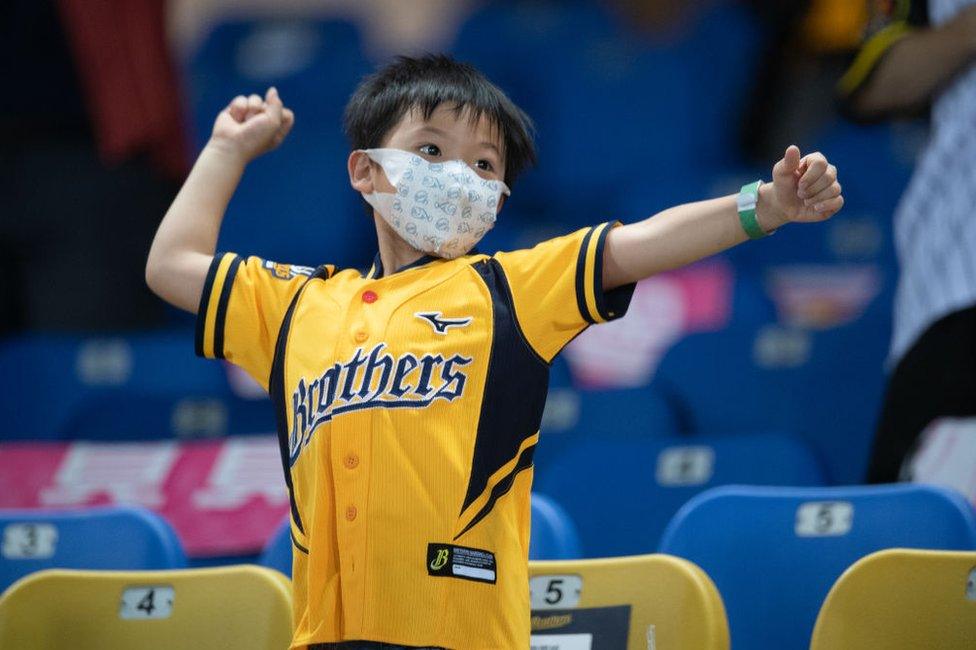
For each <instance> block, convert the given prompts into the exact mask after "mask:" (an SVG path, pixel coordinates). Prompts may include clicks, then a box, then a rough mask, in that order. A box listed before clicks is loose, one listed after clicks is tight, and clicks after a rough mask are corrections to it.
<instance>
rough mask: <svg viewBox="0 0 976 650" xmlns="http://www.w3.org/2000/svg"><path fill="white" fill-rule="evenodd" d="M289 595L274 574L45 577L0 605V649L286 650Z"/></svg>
mask: <svg viewBox="0 0 976 650" xmlns="http://www.w3.org/2000/svg"><path fill="white" fill-rule="evenodd" d="M291 629H292V612H291V588H290V586H289V583H288V580H287V579H286V578H285V577H284V576H282V575H281V574H280V573H278V572H276V571H271V570H270V569H265V568H263V567H256V566H232V567H221V568H214V569H188V570H182V571H132V572H128V571H65V570H57V569H55V570H49V571H41V572H39V573H36V574H34V575H31V576H28V577H26V578H24V579H23V580H21V581H19V582H17V583H16V584H15V585H14V586H13V587H11V588H10V589H9V590H8V591H7V592H5V593H4V595H3V597H2V598H0V647H3V648H31V649H32V650H62V649H63V648H72V649H75V650H103V649H104V648H125V649H126V650H155V649H158V648H213V649H215V650H216V649H226V650H238V649H239V648H248V649H250V650H281V648H287V647H288V644H289V642H290V640H291Z"/></svg>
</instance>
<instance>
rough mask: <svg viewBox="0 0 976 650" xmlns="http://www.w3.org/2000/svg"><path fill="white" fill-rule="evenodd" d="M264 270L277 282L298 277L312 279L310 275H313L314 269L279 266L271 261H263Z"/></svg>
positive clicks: (290, 265)
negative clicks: (302, 276) (277, 280)
mask: <svg viewBox="0 0 976 650" xmlns="http://www.w3.org/2000/svg"><path fill="white" fill-rule="evenodd" d="M264 269H265V270H266V271H267V272H268V273H270V274H271V275H272V276H274V277H276V278H278V279H279V280H291V279H292V278H295V277H298V276H299V275H304V276H305V277H312V274H313V273H315V269H313V268H312V267H311V266H298V265H297V264H281V263H280V262H272V261H271V260H264Z"/></svg>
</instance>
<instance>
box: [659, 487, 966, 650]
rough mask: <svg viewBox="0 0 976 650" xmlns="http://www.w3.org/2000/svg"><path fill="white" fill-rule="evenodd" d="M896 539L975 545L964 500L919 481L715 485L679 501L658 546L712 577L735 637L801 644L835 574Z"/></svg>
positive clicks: (749, 642)
mask: <svg viewBox="0 0 976 650" xmlns="http://www.w3.org/2000/svg"><path fill="white" fill-rule="evenodd" d="M896 546H898V547H909V548H932V549H945V550H970V549H974V548H976V522H974V516H973V511H972V508H971V507H970V506H969V504H967V503H966V502H965V501H964V500H963V499H962V498H961V497H960V496H959V495H957V494H955V493H953V492H949V491H947V490H944V489H941V488H935V487H932V486H922V485H884V486H858V487H843V488H774V487H744V486H733V487H725V488H717V489H714V490H709V491H708V492H706V493H704V494H701V495H699V496H698V497H696V498H695V499H693V500H691V501H690V502H689V503H688V504H687V505H685V506H684V507H683V508H682V509H681V511H680V512H679V513H678V514H677V515H676V516H675V517H674V519H673V520H672V522H671V523H670V524H669V525H668V528H667V530H666V531H665V533H664V536H663V538H662V540H661V546H660V551H661V552H662V553H671V554H673V555H677V556H680V557H684V558H687V559H688V560H690V561H692V562H694V563H695V564H697V565H698V566H700V567H701V568H702V569H703V570H705V571H706V572H707V573H708V575H709V576H710V577H711V578H712V580H714V581H715V584H716V586H717V587H718V589H719V591H720V592H721V594H722V598H723V599H724V600H725V603H726V606H727V611H728V616H729V626H730V630H731V634H732V642H733V644H734V645H735V646H737V647H740V648H777V649H779V650H792V649H795V650H799V649H801V648H806V646H807V641H808V639H809V638H810V633H811V631H812V630H813V624H814V620H815V618H816V616H817V611H818V610H819V609H820V605H821V603H822V602H823V599H824V597H825V596H826V595H827V591H828V590H829V589H830V586H831V585H832V584H833V583H834V581H835V580H836V579H837V577H838V576H839V575H840V574H841V573H843V571H844V570H845V569H847V567H848V566H850V565H851V564H852V563H854V562H855V561H857V560H858V559H859V558H861V557H863V556H865V555H868V554H869V553H872V552H874V551H878V550H881V549H884V548H891V547H896ZM879 647H880V646H879Z"/></svg>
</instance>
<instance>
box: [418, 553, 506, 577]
mask: <svg viewBox="0 0 976 650" xmlns="http://www.w3.org/2000/svg"><path fill="white" fill-rule="evenodd" d="M427 575H430V576H438V577H444V578H460V579H461V580H473V581H474V582H487V583H490V584H495V554H494V553H492V552H491V551H483V550H481V549H478V548H468V547H467V546H454V545H453V544H428V545H427Z"/></svg>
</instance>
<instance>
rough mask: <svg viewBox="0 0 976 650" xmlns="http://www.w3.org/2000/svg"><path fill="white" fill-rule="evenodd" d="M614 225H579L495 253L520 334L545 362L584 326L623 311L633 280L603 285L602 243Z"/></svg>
mask: <svg viewBox="0 0 976 650" xmlns="http://www.w3.org/2000/svg"><path fill="white" fill-rule="evenodd" d="M618 225H620V224H619V222H610V223H604V224H600V225H598V226H594V227H592V228H583V229H582V230H578V231H576V232H574V233H572V234H569V235H566V236H564V237H557V238H555V239H550V240H548V241H545V242H542V243H541V244H539V245H537V246H535V247H534V248H530V249H526V250H519V251H514V252H511V253H497V254H496V255H495V259H496V260H497V261H498V263H499V264H500V265H501V267H502V269H503V270H504V273H505V277H506V279H507V281H508V285H509V290H510V292H511V297H512V303H513V306H514V309H515V316H516V318H517V320H518V323H519V326H520V328H521V330H522V333H523V334H524V336H525V338H526V340H527V341H528V343H529V345H531V346H532V348H533V349H534V350H535V351H536V353H537V354H538V355H539V356H540V357H542V358H543V359H545V360H546V361H547V362H548V361H552V359H553V357H555V356H556V355H557V354H558V353H559V351H560V350H561V349H562V348H563V347H564V346H565V345H566V344H567V343H569V342H570V341H571V340H572V339H573V338H574V337H575V336H576V335H578V334H579V333H580V332H582V331H583V330H584V329H586V328H587V327H588V326H589V325H592V324H595V323H604V322H606V321H610V320H614V319H617V318H620V317H621V316H623V315H624V314H625V313H626V312H627V307H628V306H629V305H630V298H631V296H632V295H633V293H634V287H635V285H634V284H627V285H624V286H621V287H617V288H616V289H613V290H611V291H604V290H603V250H604V244H605V243H606V238H607V233H608V232H610V230H611V229H612V228H614V227H616V226H618Z"/></svg>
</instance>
